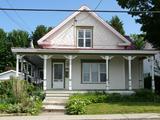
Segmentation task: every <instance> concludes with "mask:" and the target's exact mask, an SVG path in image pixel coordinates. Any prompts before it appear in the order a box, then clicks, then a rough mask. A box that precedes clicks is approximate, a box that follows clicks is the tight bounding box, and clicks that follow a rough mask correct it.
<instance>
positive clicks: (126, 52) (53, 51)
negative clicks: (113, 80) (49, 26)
mask: <svg viewBox="0 0 160 120" xmlns="http://www.w3.org/2000/svg"><path fill="white" fill-rule="evenodd" d="M12 52H14V53H17V54H90V55H95V54H97V55H99V54H101V55H105V54H107V55H109V54H110V55H155V54H157V53H159V51H155V50H117V49H96V50H95V49H78V48H76V49H62V48H61V49H35V48H12Z"/></svg>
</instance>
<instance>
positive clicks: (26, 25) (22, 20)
mask: <svg viewBox="0 0 160 120" xmlns="http://www.w3.org/2000/svg"><path fill="white" fill-rule="evenodd" d="M6 2H7V4H8V5H9V6H10V7H11V8H14V7H13V5H12V4H11V3H10V2H9V1H8V0H6ZM14 12H15V14H16V16H17V17H18V18H19V19H20V20H21V22H22V23H23V24H24V25H25V28H27V29H28V30H29V31H31V29H30V27H29V25H28V24H27V23H26V22H25V21H24V19H23V18H22V17H21V16H20V15H19V14H18V13H17V11H15V10H14Z"/></svg>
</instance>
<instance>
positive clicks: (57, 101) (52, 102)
mask: <svg viewBox="0 0 160 120" xmlns="http://www.w3.org/2000/svg"><path fill="white" fill-rule="evenodd" d="M71 94H73V92H71V91H61V90H60V91H58V90H52V91H51V90H48V91H46V97H45V99H44V101H43V109H44V111H45V112H56V113H59V112H60V113H63V114H64V112H65V104H66V102H67V100H68V98H69V96H70V95H71Z"/></svg>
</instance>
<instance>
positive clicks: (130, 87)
mask: <svg viewBox="0 0 160 120" xmlns="http://www.w3.org/2000/svg"><path fill="white" fill-rule="evenodd" d="M135 57H136V56H128V57H126V56H123V58H125V59H126V60H128V86H129V90H132V65H131V62H132V60H133V59H134V58H135Z"/></svg>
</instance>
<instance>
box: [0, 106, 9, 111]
mask: <svg viewBox="0 0 160 120" xmlns="http://www.w3.org/2000/svg"><path fill="white" fill-rule="evenodd" d="M7 109H8V104H0V113H3V112H5V111H6V110H7Z"/></svg>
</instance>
